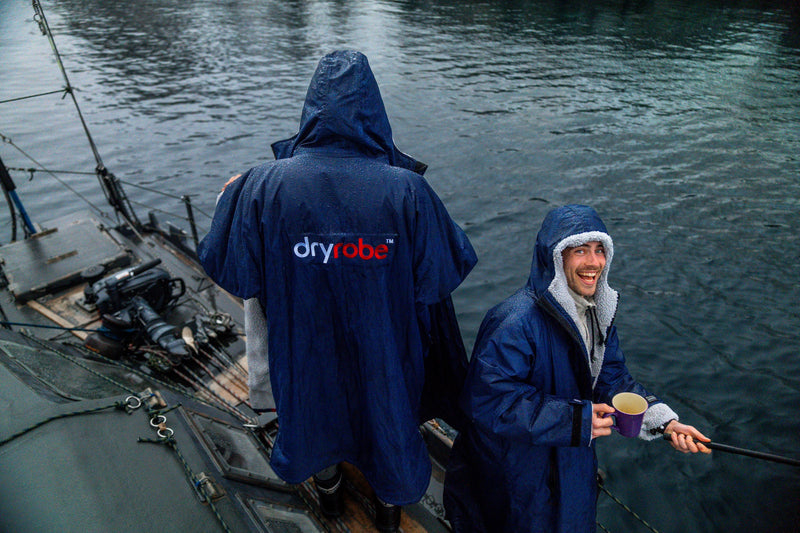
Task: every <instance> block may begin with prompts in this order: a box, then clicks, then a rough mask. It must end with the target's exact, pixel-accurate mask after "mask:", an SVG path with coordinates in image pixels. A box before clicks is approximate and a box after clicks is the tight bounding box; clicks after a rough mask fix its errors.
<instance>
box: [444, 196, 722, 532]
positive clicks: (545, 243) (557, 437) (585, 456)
mask: <svg viewBox="0 0 800 533" xmlns="http://www.w3.org/2000/svg"><path fill="white" fill-rule="evenodd" d="M613 255H614V244H613V242H612V240H611V236H610V235H609V234H608V231H607V230H606V226H605V224H603V221H602V220H601V219H600V216H599V215H598V214H597V212H596V211H595V210H594V209H592V208H591V207H587V206H582V205H568V206H564V207H560V208H557V209H554V210H553V211H551V212H550V213H548V215H547V216H546V217H545V219H544V222H543V223H542V227H541V229H540V231H539V234H538V235H537V237H536V245H535V249H534V256H533V265H532V267H531V274H530V278H529V280H528V283H527V285H526V286H525V287H523V288H522V289H520V290H519V291H517V292H516V293H515V294H514V295H512V296H511V297H510V298H508V299H507V300H505V301H504V302H502V303H501V304H500V305H498V306H496V307H495V308H493V309H491V310H490V311H489V312H488V314H487V315H486V318H484V320H483V323H482V324H481V328H480V331H479V332H478V338H477V340H476V341H475V349H474V351H473V355H472V359H471V361H470V369H469V374H468V376H467V381H466V384H465V386H464V391H463V393H462V397H461V407H462V408H463V410H464V412H465V414H466V415H467V417H468V418H469V420H470V421H471V424H470V425H469V426H468V427H467V428H466V429H465V430H463V431H462V432H461V433H460V434H459V436H458V438H457V439H456V442H455V444H454V446H453V452H452V455H451V463H450V466H449V468H448V471H447V479H446V480H445V507H446V509H447V517H448V519H449V520H450V521H451V523H452V525H453V529H454V530H455V531H456V532H457V533H463V532H473V531H475V532H489V531H491V532H493V533H494V532H499V531H503V532H514V533H519V532H523V531H537V532H538V531H543V532H564V533H580V532H593V531H595V513H596V501H597V482H596V476H597V457H596V455H595V450H594V443H595V439H596V438H597V437H602V436H606V435H610V434H611V425H612V423H613V419H612V418H611V417H607V418H604V417H603V415H604V414H606V413H611V412H613V409H612V408H611V407H610V406H609V405H608V404H610V403H611V398H612V397H613V396H614V395H615V394H617V393H619V392H634V393H637V394H639V395H641V396H643V397H645V398H646V400H647V402H648V404H649V408H648V410H647V412H646V413H645V416H644V421H643V424H642V430H641V432H640V434H639V437H640V438H642V439H645V440H651V439H655V438H657V437H660V436H661V434H662V433H664V432H665V431H667V432H668V433H671V434H672V444H673V447H675V448H676V449H677V450H679V451H681V452H686V453H690V452H692V453H693V452H698V451H700V452H708V451H709V450H708V449H707V448H706V447H705V446H703V445H702V444H701V443H700V442H698V441H708V439H707V438H706V437H705V436H703V435H702V434H701V433H700V432H699V431H697V430H696V429H695V428H694V427H692V426H687V425H685V424H681V423H679V422H678V421H677V419H678V415H676V414H675V413H674V412H673V411H672V409H670V408H669V407H668V406H667V405H666V404H664V403H663V402H661V401H660V400H659V399H658V398H657V397H656V396H654V395H652V394H650V393H649V392H648V391H647V390H645V388H644V387H643V386H642V385H640V384H639V383H637V382H636V381H635V380H634V379H633V377H631V375H630V373H629V372H628V370H627V368H626V366H625V358H624V357H623V355H622V351H621V350H620V347H619V339H618V337H617V330H616V326H615V325H614V317H615V315H616V312H617V300H618V295H617V292H616V291H614V290H613V289H611V287H609V285H608V281H607V280H608V269H609V266H610V265H611V260H612V258H613ZM695 439H697V440H695Z"/></svg>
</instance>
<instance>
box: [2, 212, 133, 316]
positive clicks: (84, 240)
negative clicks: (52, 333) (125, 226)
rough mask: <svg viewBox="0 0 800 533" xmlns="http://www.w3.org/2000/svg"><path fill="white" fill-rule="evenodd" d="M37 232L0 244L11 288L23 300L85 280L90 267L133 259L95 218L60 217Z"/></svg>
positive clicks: (112, 264) (115, 264) (22, 301)
mask: <svg viewBox="0 0 800 533" xmlns="http://www.w3.org/2000/svg"><path fill="white" fill-rule="evenodd" d="M37 235H38V236H34V237H32V238H30V239H25V240H24V241H16V242H12V243H9V244H6V245H4V246H0V260H1V261H2V264H3V272H4V273H5V275H6V278H7V279H8V283H9V286H8V288H9V290H10V291H11V293H12V294H13V295H14V298H16V300H17V301H18V302H21V303H24V302H26V301H28V300H31V299H34V298H38V297H39V296H42V295H44V294H48V293H51V292H54V291H57V290H60V289H63V288H65V287H70V286H72V285H75V284H77V283H80V282H82V281H83V280H82V279H81V272H82V271H83V270H85V269H87V268H89V267H93V266H96V265H103V266H105V267H106V269H108V270H110V269H112V268H116V267H120V266H125V265H127V264H128V263H130V260H131V259H130V256H129V255H128V253H127V252H126V251H125V250H124V249H123V248H122V247H121V246H120V245H119V244H118V243H116V242H115V241H114V240H113V239H112V238H111V237H110V236H109V235H108V234H107V233H106V232H104V231H103V230H101V229H100V227H98V223H97V222H95V221H94V220H90V219H80V220H75V219H66V220H65V219H61V220H59V221H56V222H54V223H53V229H50V230H47V231H44V232H41V233H40V234H37Z"/></svg>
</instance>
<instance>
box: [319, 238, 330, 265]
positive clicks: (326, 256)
mask: <svg viewBox="0 0 800 533" xmlns="http://www.w3.org/2000/svg"><path fill="white" fill-rule="evenodd" d="M319 247H320V248H322V251H323V253H325V260H324V261H322V262H323V263H327V262H328V258H329V257H330V256H331V252H332V251H333V243H330V244H328V249H327V250H326V249H325V245H324V244H322V243H319Z"/></svg>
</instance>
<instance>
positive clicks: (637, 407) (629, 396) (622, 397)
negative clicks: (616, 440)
mask: <svg viewBox="0 0 800 533" xmlns="http://www.w3.org/2000/svg"><path fill="white" fill-rule="evenodd" d="M611 405H612V406H613V407H614V412H613V413H605V414H604V415H603V418H605V417H606V416H612V417H614V425H613V426H611V428H612V429H615V430H617V431H618V432H619V434H620V435H622V436H623V437H629V438H633V437H636V436H638V435H639V431H640V430H641V429H642V419H643V418H644V412H645V411H647V400H645V399H644V398H642V397H641V396H639V395H638V394H636V393H633V392H620V393H618V394H615V395H614V398H612V400H611Z"/></svg>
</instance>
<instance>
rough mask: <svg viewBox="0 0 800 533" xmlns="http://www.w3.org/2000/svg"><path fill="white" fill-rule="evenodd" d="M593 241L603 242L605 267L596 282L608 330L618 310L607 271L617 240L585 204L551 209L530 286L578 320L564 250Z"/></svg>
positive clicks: (537, 248) (602, 318)
mask: <svg viewBox="0 0 800 533" xmlns="http://www.w3.org/2000/svg"><path fill="white" fill-rule="evenodd" d="M591 241H599V242H601V243H603V247H604V248H605V251H606V266H605V268H604V269H603V272H602V273H601V274H600V279H599V280H598V282H597V291H596V292H595V295H594V301H595V304H596V305H597V317H598V319H599V321H600V324H601V327H603V329H604V330H605V328H607V327H608V326H610V325H611V322H612V321H613V319H614V315H615V314H616V311H617V301H618V299H619V295H618V294H617V291H615V290H614V289H612V288H611V287H609V285H608V270H609V267H610V266H611V260H612V258H613V257H614V243H613V241H612V240H611V236H610V235H609V234H608V230H607V229H606V226H605V224H603V221H602V220H601V219H600V215H598V214H597V211H595V210H594V209H592V208H591V207H588V206H585V205H566V206H563V207H558V208H556V209H553V210H552V211H550V212H549V213H548V214H547V216H546V217H545V219H544V221H543V222H542V227H541V229H540V230H539V233H538V235H537V236H536V245H535V247H534V251H533V264H532V265H531V275H530V278H529V279H528V285H527V287H528V289H529V290H532V291H533V292H534V293H535V294H536V295H537V297H543V296H545V295H546V294H550V295H551V296H552V298H554V299H555V301H556V302H557V303H558V305H559V306H560V307H561V309H562V310H563V311H564V313H566V314H567V315H568V316H569V317H570V318H571V319H572V321H573V322H574V323H576V324H577V323H578V311H577V308H576V305H575V301H574V300H573V299H572V296H571V295H570V294H569V290H568V286H567V278H566V276H565V274H564V262H563V259H562V257H561V252H562V251H563V250H564V249H565V248H571V247H575V246H580V245H582V244H586V243H587V242H591Z"/></svg>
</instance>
